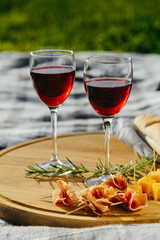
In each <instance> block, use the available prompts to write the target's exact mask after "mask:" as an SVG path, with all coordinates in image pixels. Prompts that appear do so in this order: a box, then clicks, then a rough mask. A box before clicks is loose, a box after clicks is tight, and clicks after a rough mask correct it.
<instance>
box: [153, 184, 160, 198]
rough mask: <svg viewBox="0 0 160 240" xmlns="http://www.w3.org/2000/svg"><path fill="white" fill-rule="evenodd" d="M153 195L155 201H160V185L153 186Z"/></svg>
mask: <svg viewBox="0 0 160 240" xmlns="http://www.w3.org/2000/svg"><path fill="white" fill-rule="evenodd" d="M152 194H153V198H154V200H156V201H157V200H160V183H153V184H152Z"/></svg>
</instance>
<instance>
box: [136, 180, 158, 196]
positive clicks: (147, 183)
mask: <svg viewBox="0 0 160 240" xmlns="http://www.w3.org/2000/svg"><path fill="white" fill-rule="evenodd" d="M153 183H156V180H154V179H152V178H147V177H142V178H140V179H139V180H138V185H140V186H141V187H142V192H143V193H152V184H153Z"/></svg>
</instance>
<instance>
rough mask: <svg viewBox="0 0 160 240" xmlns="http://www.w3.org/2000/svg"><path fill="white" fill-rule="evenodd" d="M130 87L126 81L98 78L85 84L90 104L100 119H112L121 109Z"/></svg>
mask: <svg viewBox="0 0 160 240" xmlns="http://www.w3.org/2000/svg"><path fill="white" fill-rule="evenodd" d="M131 86H132V85H131V82H130V81H128V80H127V79H118V78H117V79H113V78H98V79H92V80H89V81H86V82H85V90H86V94H87V96H88V99H89V101H90V104H91V105H92V107H93V108H94V110H95V111H96V112H97V113H98V114H99V115H100V116H101V117H113V116H114V115H115V114H117V113H118V112H119V111H120V110H121V109H122V108H123V106H124V105H125V104H126V102H127V99H128V97H129V95H130V91H131Z"/></svg>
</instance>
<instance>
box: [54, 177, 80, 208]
mask: <svg viewBox="0 0 160 240" xmlns="http://www.w3.org/2000/svg"><path fill="white" fill-rule="evenodd" d="M56 183H57V185H58V187H59V189H55V190H54V191H53V197H52V200H53V202H54V203H57V204H58V203H62V204H64V205H74V204H75V203H76V202H77V196H76V192H73V191H71V190H70V186H69V185H68V184H67V183H65V182H64V181H62V180H58V181H57V182H56Z"/></svg>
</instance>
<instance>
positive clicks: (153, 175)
mask: <svg viewBox="0 0 160 240" xmlns="http://www.w3.org/2000/svg"><path fill="white" fill-rule="evenodd" d="M149 179H154V180H156V182H157V183H160V171H155V172H151V173H150V175H149Z"/></svg>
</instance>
